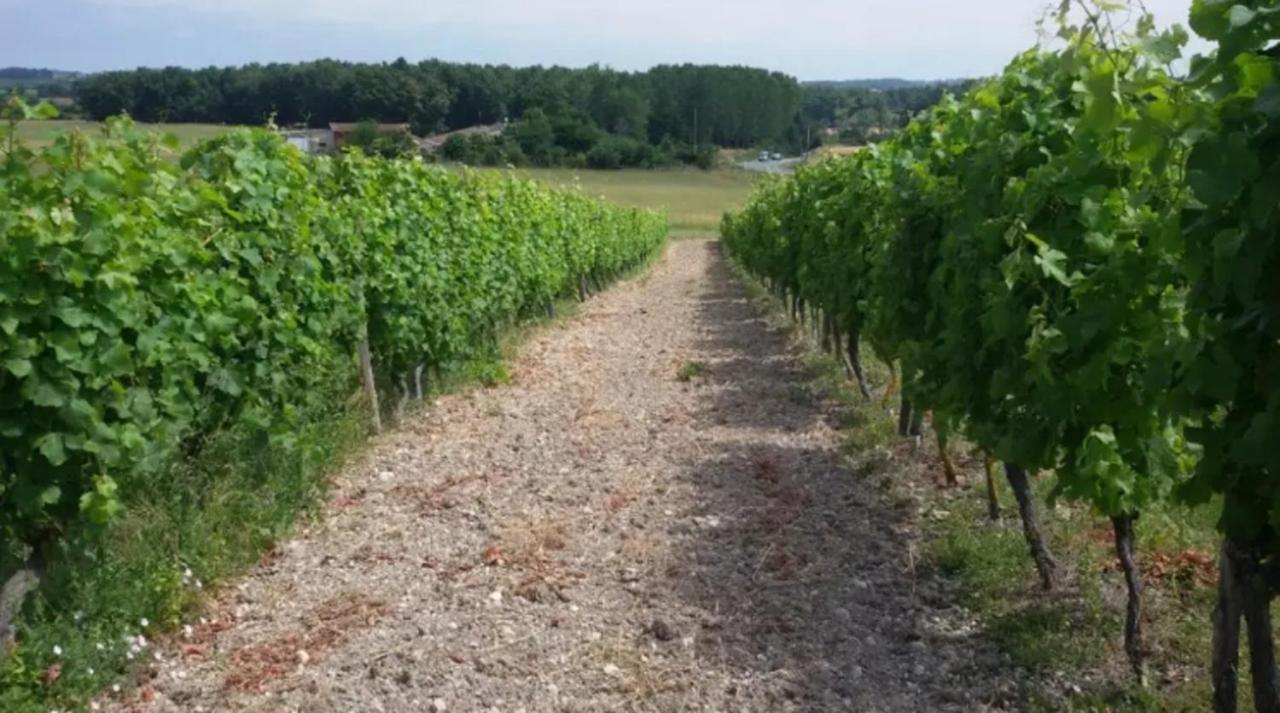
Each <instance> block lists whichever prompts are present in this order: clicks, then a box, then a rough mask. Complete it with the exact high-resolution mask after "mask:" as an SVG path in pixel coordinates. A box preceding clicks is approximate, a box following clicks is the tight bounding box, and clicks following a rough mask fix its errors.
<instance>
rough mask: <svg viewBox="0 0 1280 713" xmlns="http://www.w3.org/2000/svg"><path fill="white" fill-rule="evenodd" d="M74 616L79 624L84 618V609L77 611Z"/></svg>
mask: <svg viewBox="0 0 1280 713" xmlns="http://www.w3.org/2000/svg"><path fill="white" fill-rule="evenodd" d="M73 618H74V619H75V620H76V623H77V624H79V623H80V622H81V621H83V620H84V612H83V611H78V612H76V613H75V615H74V617H73Z"/></svg>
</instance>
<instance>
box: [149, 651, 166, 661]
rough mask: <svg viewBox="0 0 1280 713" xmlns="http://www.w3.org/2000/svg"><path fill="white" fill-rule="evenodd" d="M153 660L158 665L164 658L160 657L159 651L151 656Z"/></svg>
mask: <svg viewBox="0 0 1280 713" xmlns="http://www.w3.org/2000/svg"><path fill="white" fill-rule="evenodd" d="M151 658H153V659H155V660H156V662H157V663H158V662H160V661H164V657H163V656H161V655H160V652H159V651H157V652H155V653H154V654H151Z"/></svg>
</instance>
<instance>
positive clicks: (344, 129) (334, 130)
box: [329, 122, 413, 151]
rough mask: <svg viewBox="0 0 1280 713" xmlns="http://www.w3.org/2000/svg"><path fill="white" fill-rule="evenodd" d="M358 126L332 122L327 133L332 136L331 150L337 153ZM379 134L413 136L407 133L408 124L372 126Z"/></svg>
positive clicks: (350, 123)
mask: <svg viewBox="0 0 1280 713" xmlns="http://www.w3.org/2000/svg"><path fill="white" fill-rule="evenodd" d="M357 126H359V124H356V123H352V122H333V123H331V124H329V133H330V134H331V135H332V136H333V150H335V151H337V150H339V149H341V148H342V147H343V145H345V144H346V143H347V137H349V136H350V135H351V132H352V131H355V129H356V127H357ZM374 128H375V129H377V131H378V133H379V134H409V136H410V137H412V136H413V134H411V133H409V125H408V124H374Z"/></svg>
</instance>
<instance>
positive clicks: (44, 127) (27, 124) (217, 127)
mask: <svg viewBox="0 0 1280 713" xmlns="http://www.w3.org/2000/svg"><path fill="white" fill-rule="evenodd" d="M138 126H140V127H142V128H144V129H151V130H155V131H160V132H163V133H169V134H173V135H175V136H177V137H178V141H179V142H181V144H182V145H183V146H184V147H186V146H191V145H192V144H194V143H196V142H197V141H202V140H204V139H210V138H213V137H215V136H217V135H219V134H222V133H224V132H226V131H228V130H229V129H231V128H233V127H229V126H224V125H221V124H139V125H138ZM101 128H102V124H101V122H97V121H80V120H77V119H56V120H53V121H20V122H18V138H19V139H21V140H22V141H23V142H25V143H26V144H27V145H28V146H31V147H32V148H39V147H41V146H47V145H48V144H51V143H53V140H54V139H56V138H57V137H59V136H61V135H62V134H65V133H66V132H68V131H75V130H79V131H84V132H88V133H97V132H98V130H99V129H101Z"/></svg>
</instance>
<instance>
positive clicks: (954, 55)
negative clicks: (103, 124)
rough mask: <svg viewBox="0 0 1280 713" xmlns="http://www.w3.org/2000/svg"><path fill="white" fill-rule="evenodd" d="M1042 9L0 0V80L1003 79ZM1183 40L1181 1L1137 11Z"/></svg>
mask: <svg viewBox="0 0 1280 713" xmlns="http://www.w3.org/2000/svg"><path fill="white" fill-rule="evenodd" d="M1048 4H1049V3H1047V2H1044V1H1043V0H974V1H973V2H968V3H955V2H939V1H937V0H914V1H913V0H896V1H895V0H844V1H843V2H840V1H837V0H814V2H813V3H812V4H811V6H809V7H806V8H804V9H803V10H799V11H796V10H795V9H794V8H795V4H794V3H785V2H780V1H779V0H741V1H740V2H735V3H728V2H722V1H720V0H715V1H711V0H686V1H684V2H676V1H675V0H646V1H645V2H616V3H614V4H612V5H604V4H597V3H589V2H582V1H581V0H543V1H542V2H529V3H524V4H516V3H511V2H502V1H500V0H469V1H468V2H460V1H458V0H442V1H440V2H435V3H425V2H420V1H419V2H414V1H413V0H366V2H364V3H361V4H358V5H357V4H352V3H345V2H340V1H339V0H312V1H311V2H293V3H284V2H279V0H253V1H251V0H220V1H219V0H0V11H3V12H4V14H5V16H6V17H7V18H9V19H10V21H11V22H10V31H9V33H8V37H7V38H6V40H7V41H6V43H5V44H4V45H3V46H0V66H23V67H47V68H50V69H58V70H67V71H81V72H96V71H103V70H110V69H132V68H135V67H139V66H149V67H160V66H170V65H173V66H183V67H204V66H209V65H217V66H226V65H242V64H249V63H254V62H258V63H268V62H299V61H309V60H315V59H322V58H330V59H338V60H346V61H353V62H387V61H393V60H395V59H397V58H399V57H404V58H405V59H406V60H408V61H410V62H417V61H421V60H424V59H431V58H436V59H441V60H445V61H451V62H475V63H482V64H509V65H517V66H524V65H535V64H541V65H553V64H558V65H563V66H569V67H582V66H587V65H590V64H599V65H601V66H607V67H613V68H616V69H621V70H642V69H646V68H648V67H650V66H653V65H656V64H671V63H683V62H694V63H699V64H704V63H705V64H743V65H750V66H755V67H764V68H767V69H772V70H777V71H781V72H785V73H787V74H791V75H794V76H796V77H797V78H799V79H801V80H804V81H820V80H833V81H839V80H846V79H880V78H894V79H899V78H900V79H907V80H918V81H931V80H945V79H954V78H961V77H976V76H984V75H990V74H995V73H997V72H998V71H999V70H1000V69H1001V68H1002V67H1003V66H1004V65H1005V64H1006V63H1007V62H1008V61H1009V59H1010V58H1011V57H1012V56H1013V55H1014V54H1016V53H1017V52H1019V51H1021V50H1023V49H1026V48H1027V47H1030V46H1032V45H1033V44H1035V42H1036V39H1037V30H1036V22H1037V20H1038V19H1039V18H1040V17H1041V16H1042V14H1043V11H1044V9H1045V7H1046V6H1047V5H1048ZM1146 6H1147V7H1148V8H1149V9H1150V10H1151V11H1152V12H1153V13H1155V15H1156V17H1157V19H1158V21H1159V22H1160V23H1161V24H1170V23H1173V22H1181V23H1183V24H1184V25H1185V24H1186V23H1185V16H1186V14H1187V9H1188V7H1189V2H1188V0H1147V1H1146Z"/></svg>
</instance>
